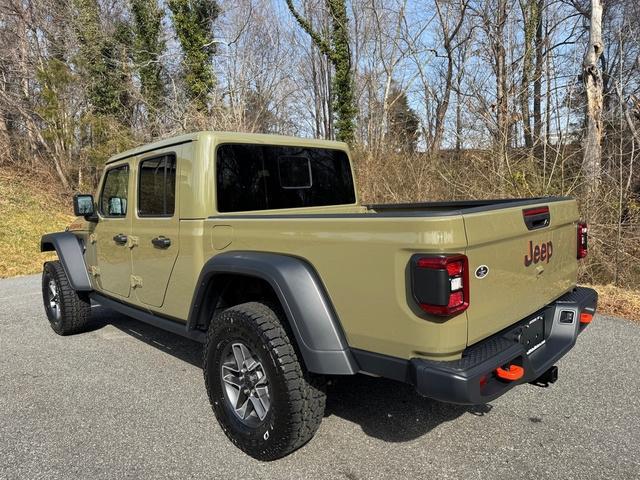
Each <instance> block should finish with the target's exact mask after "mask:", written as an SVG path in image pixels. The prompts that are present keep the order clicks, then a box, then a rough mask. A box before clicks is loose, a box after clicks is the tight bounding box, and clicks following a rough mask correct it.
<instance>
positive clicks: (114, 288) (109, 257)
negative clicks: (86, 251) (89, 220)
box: [93, 163, 132, 298]
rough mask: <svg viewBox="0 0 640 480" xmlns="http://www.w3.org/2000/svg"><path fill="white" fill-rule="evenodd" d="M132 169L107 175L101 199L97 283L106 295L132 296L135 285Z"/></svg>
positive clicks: (126, 166)
mask: <svg viewBox="0 0 640 480" xmlns="http://www.w3.org/2000/svg"><path fill="white" fill-rule="evenodd" d="M130 177H131V175H130V167H129V164H128V163H120V164H117V165H115V166H113V167H111V168H109V169H108V170H107V171H106V172H105V175H104V180H103V182H102V186H101V190H100V197H99V199H98V216H99V220H98V223H97V225H96V227H95V230H94V232H93V235H94V236H95V237H94V241H95V242H96V262H97V266H98V272H97V273H98V275H97V282H98V285H99V286H100V288H101V289H102V290H104V291H105V292H106V293H110V294H114V295H117V296H120V297H125V298H126V297H128V296H129V292H130V285H131V278H130V277H131V250H130V248H129V236H130V235H131V217H132V214H131V212H130V211H129V210H130V209H129V208H128V206H129V191H130V185H129V182H130Z"/></svg>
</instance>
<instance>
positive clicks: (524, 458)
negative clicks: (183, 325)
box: [0, 276, 640, 480]
mask: <svg viewBox="0 0 640 480" xmlns="http://www.w3.org/2000/svg"><path fill="white" fill-rule="evenodd" d="M93 313H94V314H95V320H94V322H93V325H92V331H90V332H88V333H84V334H81V335H76V336H72V337H64V338H63V337H59V336H57V335H55V334H54V333H53V331H52V330H51V329H50V328H49V326H48V324H47V320H46V317H45V314H44V311H43V307H42V301H41V298H40V278H39V276H30V277H19V278H13V279H7V280H0V445H1V446H2V455H1V456H0V478H34V479H35V478H95V479H99V478H123V477H137V478H232V477H233V478H239V477H240V478H243V479H253V478H256V479H258V478H276V479H280V478H282V479H298V478H314V479H323V478H327V479H341V478H343V479H348V480H355V479H368V478H465V479H476V478H477V479H488V478H519V479H520V478H532V479H533V478H554V479H556V478H560V479H570V478H576V479H582V478H585V479H586V478H621V479H623V478H624V479H630V478H638V477H640V379H639V376H638V371H637V370H638V368H637V367H638V354H639V353H640V352H639V345H640V324H638V323H633V322H629V321H626V320H622V319H617V318H611V317H603V316H599V317H598V318H597V319H596V320H595V321H594V322H593V323H592V325H591V326H590V327H589V328H588V329H587V331H586V332H585V333H583V334H582V335H581V336H580V338H579V340H578V344H577V345H576V347H575V349H574V350H573V351H572V352H570V353H569V354H568V355H567V356H566V357H565V358H563V359H562V360H561V361H560V362H559V363H558V367H559V374H560V378H559V381H558V383H556V384H555V385H553V386H551V387H550V388H546V389H545V388H539V387H534V386H530V385H526V386H522V387H519V388H517V389H515V390H514V391H511V392H510V393H508V394H507V395H506V396H504V397H502V398H500V399H498V400H496V401H494V402H491V404H487V405H481V406H474V407H463V406H455V405H447V404H442V403H438V402H435V401H431V400H428V399H424V398H421V397H419V396H418V395H416V394H415V392H414V391H413V390H412V389H411V388H410V387H408V386H406V385H403V384H399V383H396V382H392V381H387V380H382V379H375V378H370V377H365V376H357V377H355V378H343V379H341V380H340V381H338V382H335V383H334V384H333V385H332V386H331V387H330V390H329V397H328V407H327V413H326V416H325V418H324V421H323V423H322V425H321V427H320V430H319V432H318V434H317V435H316V436H315V438H314V439H312V440H311V442H310V443H309V444H308V445H306V446H305V447H303V448H302V449H300V450H298V451H297V452H295V453H293V454H292V455H290V456H288V457H286V458H284V459H282V460H279V461H275V462H271V463H261V462H258V461H256V460H254V459H252V458H250V457H248V456H246V455H244V454H243V453H242V452H240V451H239V450H237V449H236V448H235V447H233V446H232V445H231V443H230V442H229V441H228V440H227V439H226V437H225V435H224V434H223V433H222V431H221V430H220V428H219V427H218V425H217V423H216V421H215V418H214V416H213V413H212V412H211V409H210V406H209V404H208V400H207V396H206V393H205V389H204V385H203V379H202V369H201V368H200V360H201V354H202V347H201V345H199V344H197V343H194V342H191V341H189V340H186V339H183V338H180V337H177V336H173V335H171V334H168V333H165V332H163V331H161V330H157V329H155V328H153V327H150V326H146V325H144V324H142V323H138V322H136V321H134V320H132V319H129V318H127V317H124V316H121V315H119V314H116V313H114V312H112V311H109V310H107V309H104V308H102V307H99V306H96V307H94V309H93Z"/></svg>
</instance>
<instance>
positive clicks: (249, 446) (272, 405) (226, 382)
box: [204, 302, 325, 460]
mask: <svg viewBox="0 0 640 480" xmlns="http://www.w3.org/2000/svg"><path fill="white" fill-rule="evenodd" d="M204 377H205V383H206V386H207V393H208V395H209V400H210V401H211V405H212V407H213V411H214V413H215V415H216V418H217V419H218V422H219V423H220V425H221V427H222V429H223V430H224V432H225V434H226V435H227V436H228V437H229V439H230V440H231V441H232V442H233V443H234V444H235V445H236V446H237V447H239V448H240V449H241V450H243V451H244V452H246V453H248V454H249V455H251V456H252V457H254V458H257V459H259V460H274V459H277V458H280V457H283V456H285V455H287V454H288V453H290V452H292V451H293V450H295V449H297V448H299V447H301V446H302V445H304V444H305V443H306V442H307V441H309V440H310V439H311V437H313V435H314V434H315V432H316V430H317V429H318V427H319V425H320V422H321V420H322V417H323V415H324V407H325V394H324V384H323V382H322V378H321V377H317V376H313V375H311V374H310V373H308V372H306V371H305V369H304V367H303V366H302V365H301V362H300V361H299V359H298V355H297V354H296V351H295V349H294V347H293V345H292V343H291V340H290V338H289V336H288V335H287V332H286V330H285V329H284V327H283V325H282V323H281V321H280V318H279V317H278V315H277V314H276V313H275V312H274V310H272V309H271V308H269V307H268V306H266V305H264V304H262V303H257V302H249V303H244V304H241V305H236V306H234V307H231V308H229V309H227V310H225V311H224V312H223V313H222V314H220V315H219V316H218V317H217V318H215V319H214V321H213V322H212V324H211V326H210V328H209V332H208V335H207V343H206V346H205V350H204Z"/></svg>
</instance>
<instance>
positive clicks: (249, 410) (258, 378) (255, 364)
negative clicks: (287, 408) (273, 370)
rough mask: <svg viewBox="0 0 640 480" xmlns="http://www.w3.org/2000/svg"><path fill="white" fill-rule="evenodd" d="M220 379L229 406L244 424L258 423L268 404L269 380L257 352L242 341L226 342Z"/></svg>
mask: <svg viewBox="0 0 640 480" xmlns="http://www.w3.org/2000/svg"><path fill="white" fill-rule="evenodd" d="M220 368H221V379H222V387H223V390H224V393H225V399H226V401H227V404H228V407H229V408H230V410H231V411H232V412H233V413H234V414H235V416H236V417H237V418H238V419H239V420H240V421H241V422H242V423H244V424H245V425H247V426H250V427H255V426H257V425H258V424H260V423H261V422H262V421H263V420H264V419H265V417H266V416H267V413H269V408H270V406H271V397H270V393H269V381H268V378H267V374H266V371H265V369H264V367H263V365H262V363H261V362H260V361H259V360H258V357H257V355H255V354H254V353H253V351H252V350H251V349H250V348H249V347H247V346H246V345H245V344H244V343H241V342H235V343H231V344H229V345H227V347H226V348H225V351H224V352H223V356H222V366H221V367H220Z"/></svg>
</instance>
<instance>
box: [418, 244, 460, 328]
mask: <svg viewBox="0 0 640 480" xmlns="http://www.w3.org/2000/svg"><path fill="white" fill-rule="evenodd" d="M411 263H412V268H411V282H412V291H413V297H414V298H415V300H416V302H417V303H418V305H420V308H421V309H422V310H424V311H425V312H427V313H429V314H431V315H438V316H443V317H450V316H453V315H456V314H459V313H461V312H463V311H465V310H466V309H467V307H468V306H469V263H468V260H467V257H466V255H433V256H421V255H415V256H414V257H413V258H412V262H411Z"/></svg>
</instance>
